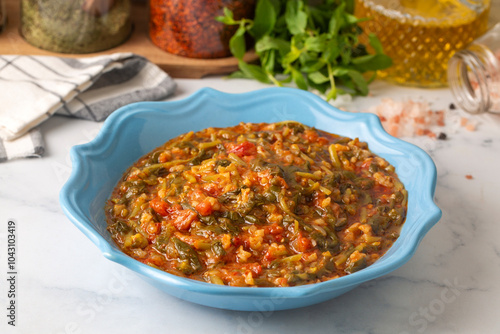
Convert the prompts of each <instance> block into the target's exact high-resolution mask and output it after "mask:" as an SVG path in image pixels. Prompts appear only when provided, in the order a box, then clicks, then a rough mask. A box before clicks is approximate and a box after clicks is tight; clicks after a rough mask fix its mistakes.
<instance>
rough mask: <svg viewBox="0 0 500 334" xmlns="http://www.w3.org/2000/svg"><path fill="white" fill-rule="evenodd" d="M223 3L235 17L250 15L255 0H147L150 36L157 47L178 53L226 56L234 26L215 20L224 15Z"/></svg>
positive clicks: (209, 56)
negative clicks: (148, 2) (148, 1)
mask: <svg viewBox="0 0 500 334" xmlns="http://www.w3.org/2000/svg"><path fill="white" fill-rule="evenodd" d="M224 7H226V8H228V9H230V10H231V11H232V12H233V14H234V18H235V19H236V20H238V19H241V18H252V17H253V15H254V11H255V0H150V24H149V35H150V38H151V40H152V41H153V43H154V44H155V45H156V46H158V47H159V48H160V49H162V50H164V51H167V52H169V53H172V54H175V55H179V56H184V57H190V58H223V57H229V56H231V52H230V50H229V40H230V39H231V36H232V35H233V34H234V33H235V31H236V29H237V26H227V25H224V24H223V23H220V22H217V21H216V20H215V18H216V17H217V16H223V15H224V12H223V10H224Z"/></svg>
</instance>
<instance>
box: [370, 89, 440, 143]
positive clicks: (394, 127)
mask: <svg viewBox="0 0 500 334" xmlns="http://www.w3.org/2000/svg"><path fill="white" fill-rule="evenodd" d="M367 111H368V112H371V113H373V114H376V115H377V116H379V118H380V121H381V122H382V126H383V127H384V129H385V130H386V131H387V132H388V133H389V134H391V135H393V136H395V137H414V136H429V137H431V138H435V137H436V133H435V132H433V131H431V129H430V128H431V127H435V126H440V127H442V126H444V125H445V119H444V117H445V115H444V111H443V110H439V111H433V110H431V109H430V108H429V104H428V103H427V102H415V101H412V100H407V101H403V102H400V101H394V100H393V99H390V98H384V99H382V102H381V103H380V104H379V105H377V106H374V107H371V108H369V109H368V110H367Z"/></svg>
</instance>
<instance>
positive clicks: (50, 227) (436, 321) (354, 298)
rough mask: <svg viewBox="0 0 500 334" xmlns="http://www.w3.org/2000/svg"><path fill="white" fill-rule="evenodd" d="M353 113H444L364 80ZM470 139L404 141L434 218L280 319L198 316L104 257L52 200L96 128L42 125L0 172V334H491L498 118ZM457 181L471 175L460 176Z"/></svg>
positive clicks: (499, 273) (497, 262)
mask: <svg viewBox="0 0 500 334" xmlns="http://www.w3.org/2000/svg"><path fill="white" fill-rule="evenodd" d="M177 82H178V85H179V87H178V91H177V94H176V96H175V97H174V99H179V98H183V97H186V96H188V95H190V94H191V93H193V92H194V91H196V90H197V89H199V88H201V87H205V86H209V87H212V88H215V89H219V90H222V91H226V92H244V91H249V90H254V89H258V88H262V87H264V85H261V84H258V83H256V82H252V81H245V80H233V81H228V80H223V79H220V78H208V79H203V80H177ZM371 91H372V94H373V95H372V97H369V98H356V99H354V101H353V102H352V104H351V105H350V106H349V108H351V109H356V110H363V109H364V108H366V107H367V106H369V105H371V104H374V103H378V101H379V100H380V99H381V98H382V97H386V96H390V97H393V98H395V99H398V100H401V99H405V98H411V99H414V100H422V99H425V100H427V101H429V102H431V103H432V107H433V108H434V109H439V108H443V109H445V110H448V106H449V104H450V102H452V98H451V94H450V92H449V91H448V90H447V89H439V90H424V89H409V88H402V87H395V86H391V85H388V84H385V83H380V82H376V83H374V84H372V86H371ZM470 118H473V119H475V120H477V121H478V122H479V125H478V128H477V131H475V132H469V131H467V130H465V129H464V128H460V129H458V130H457V131H455V130H454V129H452V127H451V126H447V127H445V128H443V132H445V133H447V134H448V139H447V140H431V139H429V138H426V137H417V138H409V139H408V140H409V141H411V142H413V143H414V144H416V145H419V146H420V147H422V148H423V149H425V150H426V151H427V152H428V153H429V154H430V155H431V156H432V158H433V159H434V161H435V163H436V166H437V170H438V180H437V189H436V202H437V203H438V205H439V207H440V208H441V209H442V210H443V217H442V219H441V221H440V222H439V223H438V224H437V225H436V226H435V227H434V228H432V229H431V230H430V231H429V233H428V234H427V236H426V237H425V238H424V239H423V241H422V243H421V245H420V247H419V248H418V250H417V252H416V254H415V255H414V256H413V258H412V259H411V260H410V261H409V262H408V263H406V264H405V265H404V266H402V267H401V268H399V269H398V270H396V271H394V272H392V273H390V274H388V275H386V276H384V277H381V278H379V279H376V280H374V281H371V282H368V283H365V284H363V285H361V286H360V287H358V288H356V289H354V290H353V291H351V292H349V293H346V294H344V295H342V296H340V297H338V298H336V299H333V300H330V301H327V302H325V303H322V304H319V305H315V306H310V307H307V308H302V309H297V310H290V311H281V312H270V313H260V312H233V311H226V310H219V309H213V308H208V307H204V306H199V305H195V304H192V303H189V302H185V301H182V300H179V299H177V298H175V297H172V296H170V295H167V294H165V293H163V292H160V291H159V290H157V289H156V288H153V287H152V286H150V285H148V284H147V283H145V282H144V281H142V280H141V279H140V278H139V277H137V276H136V275H135V274H134V273H132V272H130V271H128V270H127V269H125V268H123V267H121V266H120V265H118V264H115V263H113V262H110V261H108V260H107V259H105V258H104V257H103V256H102V255H101V253H100V252H99V250H98V249H97V247H95V246H94V244H92V243H91V242H90V240H88V239H87V238H86V237H85V236H84V235H83V234H82V233H81V232H80V231H79V230H77V228H76V227H75V226H73V224H72V223H71V222H70V221H69V220H68V219H67V218H66V217H65V216H64V214H63V213H62V210H61V208H60V206H59V201H58V194H59V191H60V189H61V187H62V185H63V184H64V182H65V180H66V179H67V177H68V176H69V172H70V170H71V162H70V161H69V150H70V147H71V146H73V145H76V144H79V143H83V142H87V141H89V140H91V139H92V138H94V136H95V135H96V133H97V131H98V129H99V128H100V126H101V124H100V123H92V122H89V121H81V120H74V119H68V118H63V117H54V118H52V119H50V120H49V121H47V122H46V123H44V124H43V125H42V131H43V133H44V137H45V141H46V144H47V152H46V154H45V156H44V157H43V158H41V159H25V160H17V161H11V162H7V163H2V164H0V282H2V283H0V310H2V311H0V333H57V334H59V333H118V332H120V333H151V332H153V333H246V334H250V333H306V332H308V333H479V332H481V333H499V332H500V321H499V310H500V284H499V279H500V237H499V236H500V224H499V220H500V219H499V217H500V200H499V198H500V178H499V177H498V173H499V166H500V116H499V115H479V116H473V117H472V116H470ZM466 175H472V177H473V178H472V179H467V178H466ZM9 219H13V220H14V221H15V222H16V228H17V244H18V249H17V269H18V276H17V278H18V282H17V287H16V293H17V296H16V298H17V305H16V306H17V313H16V315H17V319H16V327H15V328H13V327H11V326H9V325H7V321H8V318H7V314H8V310H7V309H6V308H7V307H8V304H7V303H8V298H7V293H8V291H7V290H8V285H7V284H6V280H7V278H8V277H7V271H8V269H7V259H6V256H7V246H6V245H7V240H6V234H7V222H8V221H9Z"/></svg>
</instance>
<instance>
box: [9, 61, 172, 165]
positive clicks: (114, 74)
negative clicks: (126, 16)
mask: <svg viewBox="0 0 500 334" xmlns="http://www.w3.org/2000/svg"><path fill="white" fill-rule="evenodd" d="M175 87H176V84H175V82H174V81H173V80H172V78H171V77H169V76H168V75H167V74H166V73H165V72H163V71H162V70H161V69H160V68H159V67H157V66H156V65H154V64H153V63H151V62H149V61H148V60H147V59H146V58H144V57H141V56H138V55H135V54H132V53H115V54H110V55H105V56H97V57H89V58H78V59H75V58H63V57H53V56H20V55H0V102H1V104H0V162H2V161H6V160H11V159H15V158H24V157H40V156H41V155H42V154H43V152H44V142H43V139H42V135H41V133H40V130H39V128H38V127H37V126H38V125H39V124H40V123H42V122H43V121H45V120H47V119H48V118H50V117H51V116H52V115H54V114H60V115H66V116H70V117H77V118H83V119H88V120H92V121H96V122H99V121H102V120H104V119H105V118H106V117H108V116H109V115H110V114H111V113H112V112H113V111H114V110H116V109H117V108H119V107H121V106H124V105H126V104H129V103H132V102H137V101H145V100H160V99H164V98H166V97H168V96H169V95H171V94H172V93H173V92H174V91H175Z"/></svg>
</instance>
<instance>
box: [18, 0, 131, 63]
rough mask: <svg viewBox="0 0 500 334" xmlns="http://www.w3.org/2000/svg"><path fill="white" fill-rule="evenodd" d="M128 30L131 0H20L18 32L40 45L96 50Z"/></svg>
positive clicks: (58, 49) (52, 48)
mask: <svg viewBox="0 0 500 334" xmlns="http://www.w3.org/2000/svg"><path fill="white" fill-rule="evenodd" d="M131 32H132V23H131V21H130V0H71V1H68V0H21V35H22V36H23V37H24V39H25V40H26V41H27V42H28V43H30V44H32V45H33V46H36V47H38V48H41V49H45V50H49V51H54V52H62V53H91V52H98V51H103V50H107V49H110V48H113V47H115V46H118V45H119V44H121V43H123V42H124V41H125V40H126V39H127V38H128V37H129V36H130V33H131Z"/></svg>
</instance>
